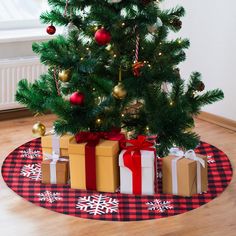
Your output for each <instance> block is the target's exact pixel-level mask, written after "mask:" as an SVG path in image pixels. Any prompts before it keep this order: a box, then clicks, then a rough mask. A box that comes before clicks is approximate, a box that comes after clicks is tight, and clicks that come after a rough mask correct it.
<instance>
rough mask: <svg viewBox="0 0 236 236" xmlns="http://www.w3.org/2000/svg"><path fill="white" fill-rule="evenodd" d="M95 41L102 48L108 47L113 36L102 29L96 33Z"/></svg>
mask: <svg viewBox="0 0 236 236" xmlns="http://www.w3.org/2000/svg"><path fill="white" fill-rule="evenodd" d="M95 40H96V42H97V43H98V45H100V46H103V45H107V44H108V43H110V42H111V34H110V33H109V32H108V31H107V30H105V29H104V28H101V29H99V30H97V31H96V33H95Z"/></svg>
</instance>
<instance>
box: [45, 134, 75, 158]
mask: <svg viewBox="0 0 236 236" xmlns="http://www.w3.org/2000/svg"><path fill="white" fill-rule="evenodd" d="M72 138H73V136H72V135H69V134H65V135H62V136H58V135H55V134H54V135H51V134H50V135H46V136H43V137H42V138H41V145H42V152H43V159H44V160H45V159H46V155H45V154H53V152H54V153H55V154H57V155H59V156H63V157H68V156H69V154H68V147H69V142H70V140H71V139H72Z"/></svg>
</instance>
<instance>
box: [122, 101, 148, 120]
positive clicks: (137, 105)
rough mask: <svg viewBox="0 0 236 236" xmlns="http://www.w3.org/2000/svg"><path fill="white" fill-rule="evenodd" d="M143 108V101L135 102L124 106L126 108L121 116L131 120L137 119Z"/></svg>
mask: <svg viewBox="0 0 236 236" xmlns="http://www.w3.org/2000/svg"><path fill="white" fill-rule="evenodd" d="M143 106H144V101H142V100H136V101H134V102H132V103H130V104H128V105H127V106H126V108H125V109H124V111H123V114H124V115H125V116H129V117H131V118H133V119H137V118H138V117H139V114H140V110H141V109H142V108H143Z"/></svg>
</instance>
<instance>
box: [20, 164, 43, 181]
mask: <svg viewBox="0 0 236 236" xmlns="http://www.w3.org/2000/svg"><path fill="white" fill-rule="evenodd" d="M20 175H22V176H24V177H27V178H29V179H33V180H36V181H39V180H42V171H41V165H40V164H27V165H24V166H23V167H22V168H21V172H20Z"/></svg>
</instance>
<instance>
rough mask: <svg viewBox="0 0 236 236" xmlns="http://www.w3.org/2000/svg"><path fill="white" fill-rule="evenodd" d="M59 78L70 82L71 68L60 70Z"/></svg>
mask: <svg viewBox="0 0 236 236" xmlns="http://www.w3.org/2000/svg"><path fill="white" fill-rule="evenodd" d="M58 76H59V80H60V81H62V82H69V81H70V79H71V70H70V69H68V70H62V71H60V72H59V75H58Z"/></svg>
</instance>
